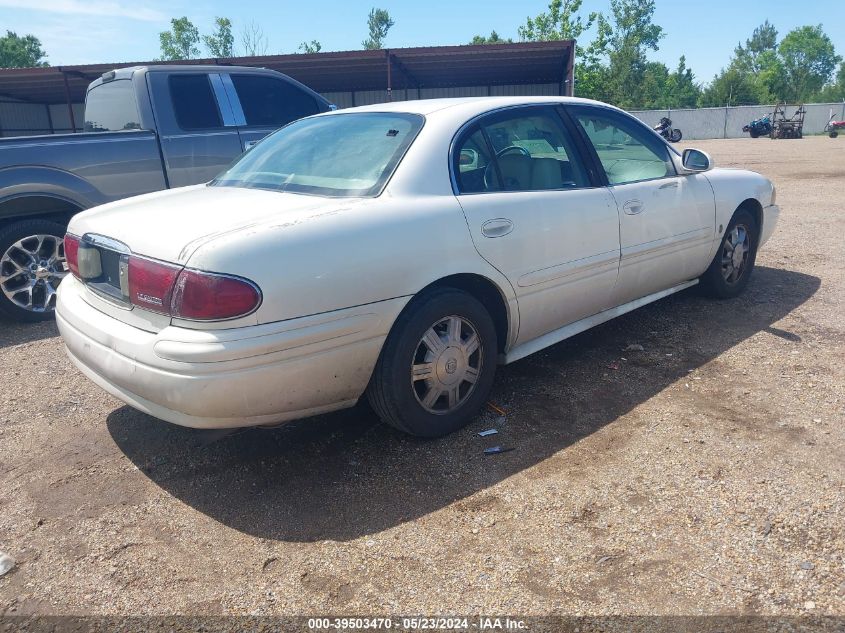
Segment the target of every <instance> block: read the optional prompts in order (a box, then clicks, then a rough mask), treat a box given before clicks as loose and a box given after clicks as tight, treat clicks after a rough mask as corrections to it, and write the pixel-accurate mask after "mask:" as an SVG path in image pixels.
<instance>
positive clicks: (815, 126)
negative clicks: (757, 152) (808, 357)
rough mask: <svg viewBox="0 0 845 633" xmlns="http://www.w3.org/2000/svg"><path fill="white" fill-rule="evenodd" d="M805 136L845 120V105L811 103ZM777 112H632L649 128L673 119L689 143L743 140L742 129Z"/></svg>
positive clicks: (747, 108) (791, 107) (743, 108)
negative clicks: (741, 138) (833, 120)
mask: <svg viewBox="0 0 845 633" xmlns="http://www.w3.org/2000/svg"><path fill="white" fill-rule="evenodd" d="M804 108H806V110H807V114H806V115H805V117H804V134H805V135H806V134H821V133H822V132H823V131H824V126H825V124H827V122H828V120H829V119H830V116H831V115H835V117H836V119H837V120H845V102H842V103H808V104H806V105H805V106H804ZM774 109H775V106H773V105H767V106H731V107H725V108H697V109H694V110H638V111H631V114H633V115H634V116H635V117H637V118H638V119H640V120H641V121H642V122H643V123H645V124H647V125H648V126H649V127H652V126H654V125H657V123H658V121H660V118H661V117H664V116H668V117H669V118H670V119H672V127H676V128H678V129H680V130H681V132H683V134H684V138H685V139H689V140H695V139H709V138H740V137H743V136H747V134H746V133H743V131H742V126H743V125H747V124H748V123H750V122H751V121H753V120H754V119H759V118H760V117H764V116H766V115H770V114H771V113H772V111H773V110H774ZM797 109H798V106H797V105H788V106H786V116H787V117H790V116H792V115H793V114H794V113H795V111H796V110H797Z"/></svg>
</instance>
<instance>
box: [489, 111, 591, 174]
mask: <svg viewBox="0 0 845 633" xmlns="http://www.w3.org/2000/svg"><path fill="white" fill-rule="evenodd" d="M488 121H489V122H482V123H481V126H482V128H483V129H484V131H485V133H486V135H487V138H489V139H490V143H491V144H492V146H493V150H494V152H495V158H494V160H495V161H496V163H497V164H498V171H499V174H500V175H501V178H502V181H503V189H504V190H505V191H543V190H554V189H574V188H577V187H588V186H589V184H590V183H589V178H588V177H587V172H586V170H585V169H584V166H583V165H582V164H581V162H580V161H579V159H578V154H577V153H576V151H575V148H574V143H573V142H572V139H571V138H570V136H569V134H568V133H567V132H566V129H565V128H564V127H563V124H562V122H561V121H560V118H559V116H558V115H557V113H554V112H541V111H538V110H537V109H532V110H531V113H530V114H529V113H522V114H520V113H518V112H517V113H514V114H509V115H502V114H496V115H493V117H491V118H490V119H489V120H488Z"/></svg>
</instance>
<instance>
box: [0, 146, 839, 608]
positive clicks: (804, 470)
mask: <svg viewBox="0 0 845 633" xmlns="http://www.w3.org/2000/svg"><path fill="white" fill-rule="evenodd" d="M695 145H696V146H698V147H701V148H703V149H705V150H708V151H710V152H712V154H713V156H714V157H715V159H716V162H717V163H718V164H720V165H730V166H743V167H750V168H752V169H755V170H757V171H760V172H762V173H764V174H766V175H767V176H769V177H770V178H772V179H773V180H774V181H775V183H776V185H777V188H778V201H779V203H780V205H781V206H782V208H783V215H782V216H781V222H780V225H779V228H778V231H777V233H776V234H775V236H774V237H773V238H772V240H771V242H769V244H768V245H767V246H766V248H765V249H764V250H763V251H762V252H761V254H760V256H759V258H758V268H757V270H756V272H755V276H754V278H753V279H752V282H751V285H750V287H749V289H748V291H747V292H746V294H745V295H743V296H742V297H741V298H739V299H737V300H734V301H728V302H715V301H711V300H707V299H704V298H702V297H700V296H699V295H697V294H696V293H695V292H694V291H693V290H694V289H692V290H690V291H686V292H684V293H681V294H680V295H676V296H674V297H670V298H668V299H666V300H663V301H661V302H659V303H657V304H653V305H651V306H648V307H646V308H643V309H640V310H638V311H636V312H634V313H632V314H629V315H627V316H625V317H622V318H620V319H617V320H616V321H614V322H611V323H608V324H606V325H604V326H601V327H599V328H597V329H595V330H593V331H590V332H587V333H585V334H583V335H580V336H578V337H576V338H574V339H572V340H569V341H567V342H564V343H562V344H560V345H557V346H555V347H553V348H551V349H548V350H546V351H544V352H541V353H540V354H537V355H535V356H533V357H530V358H527V359H525V360H523V361H520V362H518V363H516V364H513V365H511V366H508V367H506V368H504V369H503V370H502V371H501V372H500V376H499V378H498V382H497V386H496V388H495V389H494V392H493V400H492V402H493V403H495V405H496V406H497V407H499V408H501V409H502V410H504V411H505V412H506V415H505V416H504V417H499V414H498V413H495V412H493V411H492V409H491V411H489V412H487V413H486V414H485V415H484V416H482V418H480V419H479V420H477V421H476V422H474V423H473V424H471V425H470V426H469V427H468V428H467V429H466V430H464V431H462V432H459V433H457V434H455V435H452V436H450V437H447V438H444V439H441V440H437V441H417V440H414V439H410V438H407V437H404V436H402V435H401V434H399V433H396V432H394V431H392V430H390V429H389V428H387V427H385V426H384V425H382V424H380V423H378V421H377V420H376V419H375V418H374V416H373V414H372V413H371V412H369V411H368V410H367V409H366V407H364V406H359V407H358V408H357V409H354V410H351V411H347V412H342V413H337V414H332V415H327V416H322V417H320V418H314V419H311V420H305V421H301V422H295V423H291V424H289V425H286V426H284V427H281V428H278V429H274V430H250V431H245V432H240V433H236V434H232V435H228V436H220V435H219V434H218V435H213V434H207V433H200V432H196V431H190V430H186V429H181V428H178V427H176V426H172V425H169V424H167V423H164V422H160V421H157V420H155V419H152V418H150V417H148V416H145V415H143V414H141V413H138V412H136V411H134V410H132V409H130V408H128V407H125V406H123V405H122V404H121V403H120V402H118V401H116V400H114V399H113V398H111V397H109V396H107V395H105V394H104V393H103V392H101V391H100V390H99V389H98V388H96V387H95V386H94V385H93V384H91V383H90V382H88V381H87V380H86V379H84V378H83V377H82V376H81V375H80V374H79V373H78V372H77V371H76V370H75V369H74V368H73V367H72V366H71V364H70V363H69V362H68V360H67V359H66V358H65V356H64V353H63V351H62V345H61V341H60V339H59V338H58V337H57V333H56V328H55V326H54V325H53V324H52V323H47V324H41V325H36V326H21V325H15V324H9V323H2V324H0V368H2V370H0V371H2V378H3V381H2V382H3V386H2V392H0V551H3V552H6V553H8V554H9V555H11V556H12V557H13V558H14V559H15V560H16V562H17V564H16V566H15V568H14V569H13V570H12V571H11V572H9V573H7V574H6V575H4V576H2V577H1V578H0V614H4V613H5V614H130V613H131V614H177V613H178V614H315V613H316V614H325V613H327V612H328V613H355V614H361V615H384V614H386V613H422V614H438V613H440V614H446V613H455V614H457V613H466V614H472V613H512V614H513V613H516V614H526V615H528V614H620V613H623V614H712V613H721V614H739V613H742V614H769V615H774V614H777V615H800V614H806V613H808V612H811V613H815V614H835V615H845V534H844V533H843V532H844V531H843V526H845V449H843V439H845V427H843V419H845V397H843V394H845V369H843V361H845V327H844V326H843V322H842V310H843V307H845V275H844V274H843V272H845V271H843V267H845V215H843V207H842V202H841V201H842V187H843V182H845V180H842V177H843V176H845V168H843V167H842V164H843V163H842V157H843V151H845V148H843V141H842V140H839V141H834V140H831V139H828V138H825V137H814V138H806V139H804V140H801V141H769V140H768V139H761V140H757V141H752V140H750V139H741V140H729V141H706V142H700V141H699V142H696V143H695ZM632 344H636V345H641V346H642V348H643V349H642V351H636V350H630V351H622V350H623V349H624V348H626V347H627V346H629V345H632ZM491 425H496V426H497V427H498V428H499V429H500V434H499V435H498V436H495V437H492V438H479V437H477V436H476V433H477V432H478V431H480V430H482V429H485V428H488V427H489V426H491ZM493 444H502V445H505V446H508V447H513V448H514V449H515V450H513V451H512V452H509V453H505V454H501V455H496V456H484V455H483V454H482V449H483V448H484V447H486V446H490V445H493Z"/></svg>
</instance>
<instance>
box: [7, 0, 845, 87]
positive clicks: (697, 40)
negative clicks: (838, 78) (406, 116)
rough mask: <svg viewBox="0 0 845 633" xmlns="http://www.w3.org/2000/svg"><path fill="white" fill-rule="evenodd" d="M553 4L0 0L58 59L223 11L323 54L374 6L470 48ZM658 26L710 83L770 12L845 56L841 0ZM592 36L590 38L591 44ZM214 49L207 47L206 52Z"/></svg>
mask: <svg viewBox="0 0 845 633" xmlns="http://www.w3.org/2000/svg"><path fill="white" fill-rule="evenodd" d="M548 1H549V0H422V1H421V0H413V1H411V0H366V1H364V0H318V1H315V2H303V1H302V0H299V1H298V2H294V1H292V0H240V1H239V2H231V0H229V1H224V0H206V1H205V2H196V1H194V2H191V1H190V0H0V29H3V30H6V29H9V30H12V31H16V32H17V33H18V34H19V35H22V34H28V33H32V34H33V35H35V36H37V37H38V38H40V40H41V42H42V46H43V48H44V49H45V50H46V51H47V54H48V61H49V62H50V64H51V65H54V66H58V65H62V64H66V65H69V64H93V63H111V62H113V63H121V62H135V61H148V60H151V59H154V58H156V57H158V56H159V55H160V51H159V38H158V33H159V32H160V31H163V30H166V29H168V28H169V22H170V18H172V17H180V16H183V15H186V16H188V18H189V19H190V20H191V21H192V22H193V23H194V24H195V25H196V26H197V27H198V28H199V30H200V33H208V32H211V30H212V29H213V22H214V17H215V16H218V15H219V16H225V17H228V18H229V19H230V20H232V23H233V26H234V30H235V32H236V45H235V48H236V52H237V47H238V39H239V38H238V35H239V33H240V31H241V30H242V29H243V28H244V27H245V26H246V25H248V24H250V23H255V24H258V25H259V26H260V27H261V28H262V29H263V31H264V33H265V34H266V36H267V39H268V42H269V50H268V53H270V54H276V53H292V52H296V49H297V47H298V46H299V44H300V43H301V42H303V41H305V40H308V41H310V40H312V39H316V40H319V41H320V42H321V43H322V45H323V50H353V49H358V48H361V41H362V40H364V39H365V38H366V36H367V14H368V12H369V10H370V8H371V7H373V6H378V7H380V8H384V9H387V10H388V11H389V12H390V15H391V17H393V19H394V20H395V22H396V24H395V26H394V27H393V28H392V29H391V31H390V33H389V34H388V36H387V40H386V42H385V45H386V46H388V47H395V48H398V47H405V46H436V45H448V44H465V43H467V42H469V40H470V39H472V36H473V35H476V34H489V33H490V31H491V30H493V29H495V30H496V31H497V32H498V33H499V35H501V36H502V37H512V38H513V39H514V40H516V39H518V38H517V27H518V26H519V25H520V24H523V23H524V22H525V18H526V17H527V16H529V15H531V16H534V15H536V14H538V13H540V12H541V11H545V10H546V8H547V5H548ZM656 7H657V8H656V11H655V22H656V23H657V24H659V25H661V26H662V27H663V29H664V31H665V34H666V36H665V37H664V39H663V40H662V41H661V43H660V50H659V51H657V52H653V53H650V56H649V57H650V59H655V60H659V61H662V62H664V63H666V64H667V65H668V66H670V67H671V68H674V67H675V66H676V65H677V62H678V58H679V57H680V55H681V54H684V55H686V58H687V66H688V67H690V68H692V70H693V72H694V73H695V75H696V78H697V80H698V81H700V82H707V81H710V80H711V79H712V78H713V76H714V75H715V74H716V73H717V72H719V70H720V69H721V68H722V67H723V66H725V65H727V63H728V60H729V58H730V56H731V54H732V52H733V49H734V47H735V46H736V45H737V43H739V42H745V40H746V39H747V38H748V37H749V36H750V35H751V32H752V31H753V30H754V28H755V27H756V26H758V25H759V24H760V23H761V22H763V20H765V19H766V18H768V19H769V21H770V22H772V23H773V24H774V25H775V27H776V28H777V29H778V31H779V34H780V36H781V37H782V36H783V35H785V34H786V33H787V32H788V31H789V30H790V29H792V28H794V27H796V26H802V25H805V24H822V25H823V27H824V29H825V31H826V32H827V34H828V35H829V36H830V38H831V39H832V40H833V44H834V46H835V47H836V49H837V51H838V52H839V53H840V54H842V55H843V56H845V20H842V19H837V20H833V19H827V18H829V17H830V16H837V15H840V14H841V11H842V4H841V2H838V1H833V0H810V1H809V2H802V3H798V4H796V3H794V2H791V1H790V2H787V1H784V0H774V1H768V2H766V1H754V2H751V1H748V0H706V1H701V0H656ZM582 9H583V12H584V13H585V14H586V13H588V12H591V11H602V12H609V0H584V4H583V7H582ZM589 39H592V37H591V35H587V36H586V38H582V40H583V43H584V44H586V43H587V41H588V40H589ZM206 55H207V53H206V52H205V51H204V50H203V56H206Z"/></svg>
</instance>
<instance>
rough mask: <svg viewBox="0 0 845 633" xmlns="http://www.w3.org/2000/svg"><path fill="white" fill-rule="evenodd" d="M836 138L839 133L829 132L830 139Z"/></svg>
mask: <svg viewBox="0 0 845 633" xmlns="http://www.w3.org/2000/svg"><path fill="white" fill-rule="evenodd" d="M837 136H839V132H837V131H836V130H831V131H830V138H836V137H837Z"/></svg>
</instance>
